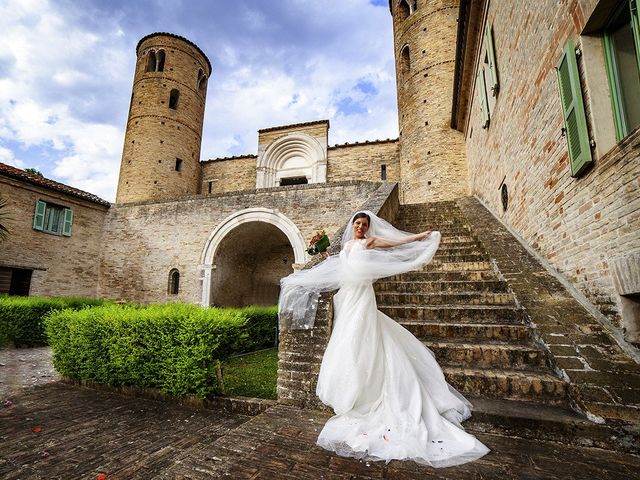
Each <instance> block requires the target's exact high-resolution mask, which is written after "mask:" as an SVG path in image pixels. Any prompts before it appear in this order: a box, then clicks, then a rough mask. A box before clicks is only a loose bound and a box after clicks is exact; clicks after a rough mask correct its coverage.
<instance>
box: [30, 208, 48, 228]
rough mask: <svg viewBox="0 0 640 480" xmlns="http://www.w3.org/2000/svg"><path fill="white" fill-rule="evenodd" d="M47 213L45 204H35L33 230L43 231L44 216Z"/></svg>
mask: <svg viewBox="0 0 640 480" xmlns="http://www.w3.org/2000/svg"><path fill="white" fill-rule="evenodd" d="M46 211H47V203H46V202H43V201H42V200H38V201H37V202H36V212H35V214H34V215H33V229H34V230H40V231H42V230H44V214H45V212H46Z"/></svg>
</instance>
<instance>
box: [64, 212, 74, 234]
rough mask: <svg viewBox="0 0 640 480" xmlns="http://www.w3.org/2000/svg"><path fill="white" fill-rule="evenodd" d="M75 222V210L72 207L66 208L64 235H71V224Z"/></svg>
mask: <svg viewBox="0 0 640 480" xmlns="http://www.w3.org/2000/svg"><path fill="white" fill-rule="evenodd" d="M72 223H73V211H72V210H71V209H70V208H65V209H64V223H63V224H62V235H64V236H65V237H70V236H71V224H72Z"/></svg>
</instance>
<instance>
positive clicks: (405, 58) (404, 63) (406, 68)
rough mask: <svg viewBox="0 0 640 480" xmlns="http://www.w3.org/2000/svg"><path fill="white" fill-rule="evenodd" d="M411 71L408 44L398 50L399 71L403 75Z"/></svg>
mask: <svg viewBox="0 0 640 480" xmlns="http://www.w3.org/2000/svg"><path fill="white" fill-rule="evenodd" d="M410 71H411V56H410V54H409V45H405V46H404V47H402V51H401V52H400V73H401V74H402V75H403V76H404V75H407V74H408V73H409V72H410Z"/></svg>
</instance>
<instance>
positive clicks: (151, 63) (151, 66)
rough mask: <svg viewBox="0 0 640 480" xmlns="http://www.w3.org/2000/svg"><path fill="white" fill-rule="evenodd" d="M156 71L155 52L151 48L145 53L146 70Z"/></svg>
mask: <svg viewBox="0 0 640 480" xmlns="http://www.w3.org/2000/svg"><path fill="white" fill-rule="evenodd" d="M155 71H156V52H155V50H151V51H150V52H149V54H148V55H147V72H155Z"/></svg>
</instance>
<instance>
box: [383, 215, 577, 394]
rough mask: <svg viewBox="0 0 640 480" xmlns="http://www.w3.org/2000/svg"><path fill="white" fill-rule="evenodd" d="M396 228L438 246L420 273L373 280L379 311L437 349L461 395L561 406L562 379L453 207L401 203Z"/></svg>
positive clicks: (563, 390) (442, 362)
mask: <svg viewBox="0 0 640 480" xmlns="http://www.w3.org/2000/svg"><path fill="white" fill-rule="evenodd" d="M398 226H399V228H401V229H403V230H406V231H410V232H419V231H423V230H439V231H440V232H441V233H442V243H441V246H440V249H439V250H438V253H437V254H436V256H435V258H434V259H433V261H432V262H431V263H430V264H429V265H427V266H426V267H424V268H423V269H422V271H418V272H411V273H406V274H402V275H396V276H394V277H390V278H386V279H384V280H381V281H379V282H377V283H376V285H375V290H376V297H377V301H378V308H379V309H380V310H381V311H383V312H384V313H386V314H387V315H389V316H390V317H391V318H393V319H395V320H396V321H398V322H399V323H400V324H401V325H403V326H404V327H405V328H407V329H408V330H409V331H411V332H412V333H413V334H414V335H415V336H416V337H418V338H419V339H421V340H422V341H423V343H424V344H425V345H427V346H428V347H429V348H430V349H431V350H432V351H433V352H434V354H435V356H436V358H437V360H438V362H439V363H440V365H441V366H442V368H443V370H444V373H445V375H446V377H447V379H448V381H449V383H451V384H452V385H453V386H454V387H455V388H456V389H458V390H459V391H460V392H462V393H463V394H464V395H465V396H468V397H480V398H484V399H502V400H505V399H507V400H517V401H527V402H536V403H542V404H545V405H564V406H566V405H567V391H566V384H565V382H563V381H562V380H561V379H560V378H558V377H557V376H556V375H555V374H554V373H553V372H552V370H551V369H550V368H548V366H547V358H546V354H545V351H544V350H543V349H542V348H541V347H540V346H538V345H536V344H535V342H534V340H533V336H532V329H531V326H530V325H529V324H528V323H527V320H526V317H525V315H524V313H523V311H522V309H521V308H519V306H518V305H517V303H516V299H515V297H514V295H513V293H512V292H511V291H510V290H509V286H508V284H507V282H505V281H504V280H502V279H501V278H500V274H499V272H497V270H496V268H495V266H494V265H493V263H492V262H491V259H490V258H489V256H488V254H487V253H486V252H485V250H484V248H483V247H482V245H481V244H480V243H479V242H478V241H477V240H476V239H475V238H474V237H473V235H472V233H471V231H470V229H469V227H468V226H467V225H466V223H465V220H464V218H463V216H462V213H461V212H460V210H459V209H458V208H457V206H456V205H455V203H454V202H438V203H435V204H433V203H432V204H428V205H405V206H401V207H400V212H399V214H398Z"/></svg>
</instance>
